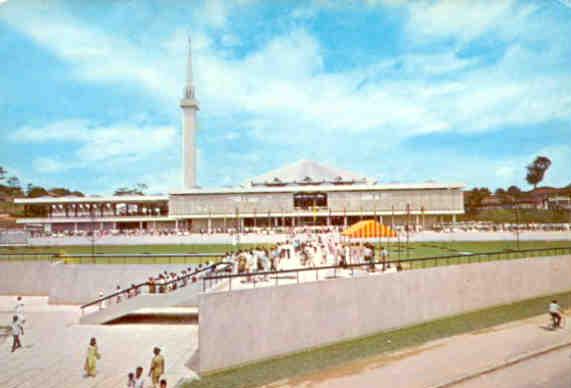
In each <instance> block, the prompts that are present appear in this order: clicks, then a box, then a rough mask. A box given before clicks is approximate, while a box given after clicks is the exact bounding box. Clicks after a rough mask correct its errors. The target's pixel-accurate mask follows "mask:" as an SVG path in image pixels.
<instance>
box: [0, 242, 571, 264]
mask: <svg viewBox="0 0 571 388" xmlns="http://www.w3.org/2000/svg"><path fill="white" fill-rule="evenodd" d="M254 246H267V244H265V245H264V244H259V245H257V244H241V245H240V246H239V248H240V249H248V248H251V247H254ZM386 246H387V249H388V251H389V253H390V257H389V258H390V259H391V260H399V259H401V260H405V259H407V258H409V259H413V258H422V257H434V256H439V257H440V256H450V255H461V254H466V253H484V252H497V251H505V250H514V249H517V246H516V244H515V242H513V241H482V242H470V241H466V242H464V241H450V242H414V243H410V244H409V245H408V247H407V245H406V244H405V243H403V242H401V244H400V245H399V244H398V243H387V244H386ZM568 246H571V241H521V242H520V243H519V249H540V248H555V247H568ZM94 249H95V253H96V254H115V255H121V254H125V255H130V254H149V255H151V256H150V257H125V256H118V257H112V258H108V257H96V258H95V263H101V264H113V263H117V264H168V263H172V264H197V263H204V262H206V261H213V260H218V259H219V256H218V254H220V253H224V252H227V251H232V250H234V249H236V248H235V247H233V246H232V245H230V244H194V245H96V246H95V248H94ZM181 253H201V254H205V255H211V256H207V257H176V256H163V257H160V256H152V255H154V254H161V255H168V254H173V255H174V254H181ZM23 254H27V255H23ZM53 254H59V255H60V256H68V258H67V259H66V260H67V262H69V263H93V262H94V259H93V258H91V257H81V258H79V257H73V255H90V254H91V247H90V246H64V247H0V255H3V257H2V256H0V259H2V258H3V259H8V260H50V259H51V257H52V255H53ZM30 255H31V256H30ZM511 258H514V257H511ZM445 263H446V262H444V261H442V262H440V263H439V265H440V264H445ZM435 264H436V263H435ZM448 264H453V263H452V262H449V263H448Z"/></svg>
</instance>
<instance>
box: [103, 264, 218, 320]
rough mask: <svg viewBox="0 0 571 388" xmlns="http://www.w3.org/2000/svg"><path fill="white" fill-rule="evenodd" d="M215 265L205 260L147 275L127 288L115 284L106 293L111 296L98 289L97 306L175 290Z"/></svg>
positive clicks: (194, 281) (200, 276)
mask: <svg viewBox="0 0 571 388" xmlns="http://www.w3.org/2000/svg"><path fill="white" fill-rule="evenodd" d="M215 267H216V266H213V263H211V262H209V261H207V262H205V263H204V264H198V265H196V266H195V267H192V266H189V267H187V268H184V269H182V270H180V271H178V272H174V271H170V272H169V271H167V270H164V271H162V272H160V273H158V274H157V275H155V276H149V277H148V279H147V282H146V283H144V284H139V285H136V284H131V286H129V287H127V288H124V287H121V286H120V285H117V286H116V287H115V290H113V291H112V292H110V293H109V294H108V295H112V296H113V297H112V298H109V297H107V298H105V293H104V291H103V290H100V291H99V295H98V299H100V301H99V303H98V305H99V308H100V309H102V308H105V307H107V306H108V305H109V304H112V303H115V304H119V303H121V302H122V301H123V300H126V299H131V298H134V297H136V296H137V295H140V294H141V293H142V292H146V293H149V294H166V293H169V292H173V291H176V290H178V289H180V288H183V287H186V286H188V285H189V284H191V283H196V282H197V281H198V280H199V279H200V278H202V277H204V276H207V275H211V274H212V273H213V272H214V271H216V268H215ZM223 268H224V267H223ZM224 269H225V268H224ZM101 299H105V300H101Z"/></svg>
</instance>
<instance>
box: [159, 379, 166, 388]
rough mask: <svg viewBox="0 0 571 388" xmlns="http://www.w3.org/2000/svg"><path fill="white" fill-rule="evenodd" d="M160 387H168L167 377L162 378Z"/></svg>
mask: <svg viewBox="0 0 571 388" xmlns="http://www.w3.org/2000/svg"><path fill="white" fill-rule="evenodd" d="M159 388H167V381H166V380H165V379H162V380H161V385H160V386H159Z"/></svg>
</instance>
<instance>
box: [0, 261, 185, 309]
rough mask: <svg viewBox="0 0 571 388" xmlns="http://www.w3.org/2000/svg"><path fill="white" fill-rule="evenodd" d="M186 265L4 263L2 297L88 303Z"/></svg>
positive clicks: (0, 278)
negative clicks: (26, 296)
mask: <svg viewBox="0 0 571 388" xmlns="http://www.w3.org/2000/svg"><path fill="white" fill-rule="evenodd" d="M183 268H186V266H184V265H138V264H133V265H122V264H108V265H106V264H97V265H90V264H81V265H80V264H78V265H71V264H61V263H54V264H52V263H49V262H41V261H26V262H7V261H0V295H45V296H49V303H52V304H84V303H87V302H89V301H91V300H93V299H95V298H97V296H98V295H99V291H100V290H102V291H103V292H104V293H105V294H109V293H111V292H113V291H114V290H115V287H117V285H120V286H121V287H123V288H126V287H129V286H130V285H131V284H133V283H135V284H136V283H141V282H143V281H145V280H146V279H147V278H148V277H149V276H155V275H157V274H158V273H159V272H161V271H164V270H167V271H169V272H170V271H173V272H176V271H180V270H181V269H183Z"/></svg>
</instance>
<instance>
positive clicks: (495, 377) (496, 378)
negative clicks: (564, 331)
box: [457, 347, 571, 388]
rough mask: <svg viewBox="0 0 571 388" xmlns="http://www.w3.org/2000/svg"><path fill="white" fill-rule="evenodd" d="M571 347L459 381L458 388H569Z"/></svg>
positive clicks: (570, 381)
mask: <svg viewBox="0 0 571 388" xmlns="http://www.w3.org/2000/svg"><path fill="white" fill-rule="evenodd" d="M570 363H571V347H567V348H564V349H560V350H558V351H554V352H551V353H548V354H545V355H543V356H539V357H536V358H533V359H531V360H528V361H525V362H522V363H519V364H516V365H514V366H511V367H509V368H505V369H502V370H499V371H497V372H494V373H490V374H485V375H482V376H480V377H478V378H475V379H472V380H469V381H466V382H465V383H463V384H458V385H457V388H512V387H517V388H569V387H571V368H569V364H570Z"/></svg>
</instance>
